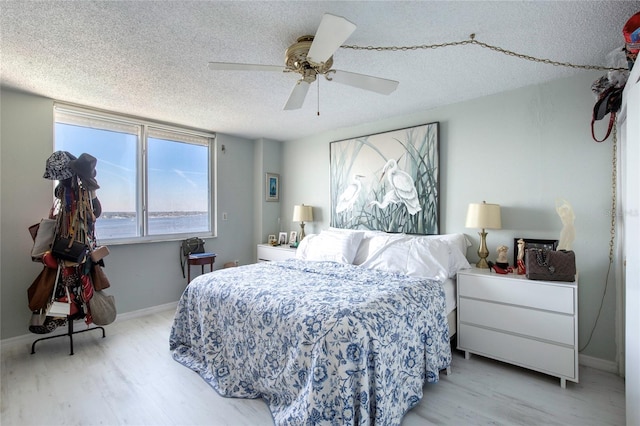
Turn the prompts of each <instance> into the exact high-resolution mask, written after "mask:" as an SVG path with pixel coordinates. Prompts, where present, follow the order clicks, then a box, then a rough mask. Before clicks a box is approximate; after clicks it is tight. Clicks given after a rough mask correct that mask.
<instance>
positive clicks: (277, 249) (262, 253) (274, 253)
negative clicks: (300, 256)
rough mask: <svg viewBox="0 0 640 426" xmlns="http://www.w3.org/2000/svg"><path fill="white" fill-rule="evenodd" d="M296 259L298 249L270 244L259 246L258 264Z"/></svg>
mask: <svg viewBox="0 0 640 426" xmlns="http://www.w3.org/2000/svg"><path fill="white" fill-rule="evenodd" d="M292 257H296V249H294V248H291V247H289V246H272V245H270V244H258V262H270V261H272V260H285V259H291V258H292Z"/></svg>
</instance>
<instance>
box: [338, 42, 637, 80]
mask: <svg viewBox="0 0 640 426" xmlns="http://www.w3.org/2000/svg"><path fill="white" fill-rule="evenodd" d="M467 44H474V45H477V46H480V47H483V48H485V49H490V50H493V51H495V52H499V53H502V54H504V55H507V56H514V57H516V58H520V59H524V60H527V61H532V62H540V63H543V64H549V65H554V66H558V67H568V68H577V69H584V70H598V71H628V70H627V69H626V68H614V67H604V66H600V65H576V64H572V63H570V62H559V61H553V60H551V59H544V58H536V57H535V56H529V55H524V54H522V53H518V52H514V51H512V50H507V49H503V48H502V47H499V46H493V45H491V44H488V43H483V42H481V41H478V40H476V35H475V34H471V35H470V36H469V39H468V40H462V41H451V42H448V43H440V44H421V45H416V46H357V45H343V46H340V47H342V48H343V49H353V50H375V51H378V52H382V51H393V52H396V51H407V50H427V49H438V48H440V47H449V46H464V45H467Z"/></svg>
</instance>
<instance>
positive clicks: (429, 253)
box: [360, 234, 450, 281]
mask: <svg viewBox="0 0 640 426" xmlns="http://www.w3.org/2000/svg"><path fill="white" fill-rule="evenodd" d="M369 248H370V256H369V258H368V259H367V260H366V261H365V262H364V263H362V265H360V266H362V267H364V268H370V269H381V270H384V271H390V272H396V273H400V274H405V275H409V276H413V277H426V278H433V279H436V280H439V281H444V280H445V279H447V278H448V277H449V251H450V249H449V246H448V245H447V244H446V243H445V242H442V241H438V240H431V241H429V240H426V239H422V238H416V237H413V236H408V235H404V234H399V235H386V236H376V237H373V238H372V241H371V242H370V244H369Z"/></svg>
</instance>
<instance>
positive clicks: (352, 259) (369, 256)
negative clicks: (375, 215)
mask: <svg viewBox="0 0 640 426" xmlns="http://www.w3.org/2000/svg"><path fill="white" fill-rule="evenodd" d="M470 245H471V243H470V242H469V240H468V239H467V237H466V236H465V235H464V234H444V235H409V234H395V233H387V232H382V231H359V230H350V229H339V228H329V229H327V230H323V231H322V232H320V233H319V234H308V235H307V236H306V237H305V238H304V240H302V241H301V242H300V245H299V246H298V250H297V251H296V258H298V259H302V260H317V261H334V262H339V263H350V264H354V265H360V266H362V267H363V268H370V269H381V270H385V271H389V272H396V273H401V274H405V275H409V276H416V277H428V278H434V279H438V280H441V281H444V280H446V279H447V278H454V277H455V276H456V273H457V272H458V270H460V269H466V268H470V267H471V266H470V265H469V262H468V261H467V259H466V253H467V247H469V246H470Z"/></svg>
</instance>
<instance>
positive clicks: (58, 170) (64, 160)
mask: <svg viewBox="0 0 640 426" xmlns="http://www.w3.org/2000/svg"><path fill="white" fill-rule="evenodd" d="M73 160H76V157H75V156H74V155H73V154H71V153H69V152H67V151H56V152H54V153H53V154H51V155H50V156H49V158H47V163H46V165H45V168H44V175H42V177H43V178H45V179H51V180H65V179H69V178H70V177H72V176H73V170H71V169H70V168H69V163H70V162H71V161H73Z"/></svg>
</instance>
